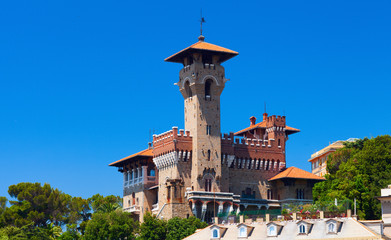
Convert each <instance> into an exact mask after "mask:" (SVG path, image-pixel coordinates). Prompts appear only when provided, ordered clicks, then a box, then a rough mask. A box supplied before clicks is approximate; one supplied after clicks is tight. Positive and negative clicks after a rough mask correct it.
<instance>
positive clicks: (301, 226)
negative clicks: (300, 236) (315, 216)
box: [299, 224, 306, 233]
mask: <svg viewBox="0 0 391 240" xmlns="http://www.w3.org/2000/svg"><path fill="white" fill-rule="evenodd" d="M299 233H306V232H305V225H304V224H300V225H299Z"/></svg>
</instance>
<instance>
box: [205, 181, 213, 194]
mask: <svg viewBox="0 0 391 240" xmlns="http://www.w3.org/2000/svg"><path fill="white" fill-rule="evenodd" d="M210 191H212V179H205V192H210Z"/></svg>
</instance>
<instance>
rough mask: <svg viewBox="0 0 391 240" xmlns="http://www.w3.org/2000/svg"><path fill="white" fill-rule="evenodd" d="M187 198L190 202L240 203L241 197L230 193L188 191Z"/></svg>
mask: <svg viewBox="0 0 391 240" xmlns="http://www.w3.org/2000/svg"><path fill="white" fill-rule="evenodd" d="M186 196H187V199H188V200H190V199H194V200H202V201H228V202H234V203H239V202H240V195H234V194H233V193H229V192H203V191H188V192H187V193H186Z"/></svg>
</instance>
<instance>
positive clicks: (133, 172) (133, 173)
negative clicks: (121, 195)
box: [131, 168, 136, 185]
mask: <svg viewBox="0 0 391 240" xmlns="http://www.w3.org/2000/svg"><path fill="white" fill-rule="evenodd" d="M135 172H136V171H135V169H134V168H132V182H131V183H132V185H133V184H134V181H135V178H134V177H135V176H134V175H135Z"/></svg>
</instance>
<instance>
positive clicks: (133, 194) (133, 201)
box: [132, 192, 136, 205]
mask: <svg viewBox="0 0 391 240" xmlns="http://www.w3.org/2000/svg"><path fill="white" fill-rule="evenodd" d="M132 204H133V205H136V194H135V193H134V192H133V193H132Z"/></svg>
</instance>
